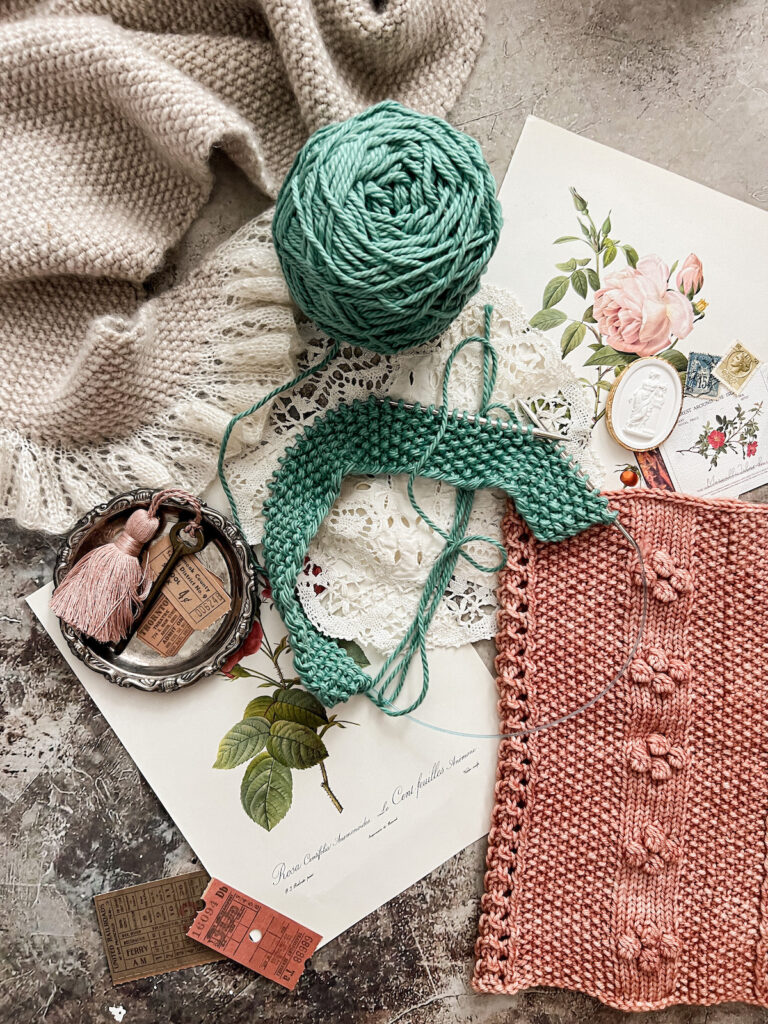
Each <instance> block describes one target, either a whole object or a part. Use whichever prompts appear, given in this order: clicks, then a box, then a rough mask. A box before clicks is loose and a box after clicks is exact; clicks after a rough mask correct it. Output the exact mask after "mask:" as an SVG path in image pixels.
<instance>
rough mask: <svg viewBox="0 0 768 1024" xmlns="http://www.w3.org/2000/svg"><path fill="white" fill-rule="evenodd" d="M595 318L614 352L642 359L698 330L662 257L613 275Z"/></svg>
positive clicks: (599, 294) (600, 294) (648, 258)
mask: <svg viewBox="0 0 768 1024" xmlns="http://www.w3.org/2000/svg"><path fill="white" fill-rule="evenodd" d="M594 316H595V319H596V320H597V326H598V330H599V331H600V333H601V334H602V335H603V336H604V338H605V340H606V342H607V344H608V345H610V346H611V348H614V349H616V350H617V351H619V352H633V353H635V354H636V355H638V356H653V355H655V354H656V353H657V352H661V351H662V349H665V348H668V347H669V345H670V344H671V343H672V341H673V340H674V339H675V338H678V339H680V338H686V337H688V335H689V334H690V333H691V331H692V330H693V307H692V306H691V303H690V300H689V299H688V298H687V296H685V295H683V294H682V293H681V292H679V291H675V290H674V289H671V288H670V287H669V267H668V266H667V264H666V263H664V261H663V260H661V259H659V257H658V256H644V257H643V258H642V259H641V260H638V263H637V266H636V267H634V268H633V267H625V268H624V269H623V270H619V271H618V272H617V273H615V274H610V275H609V276H608V277H607V278H606V279H605V283H604V285H603V287H602V288H601V289H600V290H599V291H597V292H596V293H595V301H594Z"/></svg>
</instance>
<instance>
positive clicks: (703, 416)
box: [660, 363, 768, 498]
mask: <svg viewBox="0 0 768 1024" xmlns="http://www.w3.org/2000/svg"><path fill="white" fill-rule="evenodd" d="M660 453H661V456H662V458H663V460H664V463H665V465H666V467H667V470H668V472H669V475H670V477H671V478H672V480H673V482H674V485H675V490H677V491H684V492H685V493H686V494H700V495H703V496H705V497H710V498H725V497H738V496H739V495H740V494H743V493H744V492H745V491H748V490H751V489H752V488H754V487H758V486H760V485H761V484H764V483H766V482H768V366H766V364H765V363H761V364H760V366H759V367H757V369H756V370H755V371H754V373H753V374H752V376H751V379H750V381H749V383H748V384H747V385H746V387H745V388H744V390H743V392H742V394H740V395H735V394H733V393H732V392H730V391H728V390H727V389H726V388H722V389H721V391H720V397H719V398H717V399H707V398H696V397H690V396H689V397H687V398H685V399H684V400H683V409H682V412H681V413H680V418H679V420H678V421H677V426H676V427H675V429H674V430H673V432H672V434H671V435H670V436H669V438H668V439H667V440H666V441H665V442H664V444H663V445H661V448H660Z"/></svg>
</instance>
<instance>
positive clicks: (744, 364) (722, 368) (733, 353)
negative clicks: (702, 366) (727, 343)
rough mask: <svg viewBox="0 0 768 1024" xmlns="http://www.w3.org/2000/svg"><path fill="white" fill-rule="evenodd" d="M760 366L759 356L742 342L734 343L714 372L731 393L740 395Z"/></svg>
mask: <svg viewBox="0 0 768 1024" xmlns="http://www.w3.org/2000/svg"><path fill="white" fill-rule="evenodd" d="M759 365H760V360H759V359H758V358H757V356H755V355H753V354H752V353H751V352H750V351H749V349H748V348H746V347H745V346H744V345H742V344H741V342H740V341H734V343H733V344H732V345H731V347H730V348H729V349H728V351H727V352H726V353H725V355H724V356H723V358H722V359H721V360H720V362H719V363H718V364H717V366H716V367H715V368H714V370H713V371H712V372H713V373H714V375H715V377H717V379H718V380H719V381H720V382H721V383H723V384H725V386H726V387H727V388H728V390H729V391H732V392H733V393H734V394H735V395H740V394H741V392H742V391H743V390H744V388H745V387H746V386H747V384H748V383H749V382H750V380H751V379H752V376H753V375H754V373H755V371H756V370H757V368H758V366H759Z"/></svg>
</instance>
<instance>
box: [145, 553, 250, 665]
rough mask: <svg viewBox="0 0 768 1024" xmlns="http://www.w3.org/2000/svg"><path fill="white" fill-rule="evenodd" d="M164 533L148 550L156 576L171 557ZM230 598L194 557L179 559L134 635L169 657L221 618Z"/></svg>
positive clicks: (221, 585)
mask: <svg viewBox="0 0 768 1024" xmlns="http://www.w3.org/2000/svg"><path fill="white" fill-rule="evenodd" d="M171 550H172V546H171V539H170V537H169V536H168V535H167V534H166V535H165V536H164V537H160V538H159V539H158V540H156V541H155V543H154V544H153V545H152V546H151V548H150V549H149V565H150V568H151V569H152V571H153V572H154V574H155V575H157V574H158V573H159V572H160V570H161V569H162V568H163V566H164V565H165V563H166V562H167V561H168V559H169V558H170V555H171ZM230 604H231V601H230V597H229V594H228V593H227V592H226V590H225V589H224V584H223V583H222V582H221V580H220V579H219V577H218V576H216V575H215V574H214V573H212V572H211V571H210V570H209V569H206V567H205V566H204V565H203V563H202V562H201V561H200V559H199V558H197V556H195V555H187V556H186V557H184V558H182V559H181V561H180V562H179V563H178V565H177V566H176V568H175V569H174V570H173V572H172V573H171V575H170V577H169V578H168V581H167V582H166V584H165V586H164V587H163V591H162V593H161V595H160V597H159V598H158V599H157V601H156V603H155V604H154V606H153V607H152V608H151V609H150V611H149V613H148V615H147V617H146V619H144V621H143V622H142V624H141V626H139V629H138V630H137V632H136V635H137V636H138V637H139V639H140V640H143V641H144V643H145V644H147V645H148V646H149V647H151V648H152V650H154V651H157V653H158V654H162V655H163V656H164V657H166V658H170V657H172V656H173V655H175V654H178V652H179V651H180V650H181V648H182V647H183V646H184V644H185V643H186V642H187V640H188V639H189V638H190V636H191V635H192V633H193V631H194V630H196V629H197V630H200V629H207V628H208V627H209V626H211V625H213V623H214V622H216V621H217V620H218V619H220V618H221V617H222V615H225V614H226V613H227V612H228V611H229V608H230Z"/></svg>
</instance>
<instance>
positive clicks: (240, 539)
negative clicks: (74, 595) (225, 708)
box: [53, 488, 257, 693]
mask: <svg viewBox="0 0 768 1024" xmlns="http://www.w3.org/2000/svg"><path fill="white" fill-rule="evenodd" d="M156 493H157V491H155V490H152V489H148V488H140V489H138V490H135V491H129V492H127V493H126V494H120V495H118V496H117V497H115V498H112V499H110V500H109V501H105V502H102V504H100V505H96V507H95V508H92V509H91V511H90V512H87V513H86V514H85V515H84V516H83V517H82V519H80V520H79V521H78V522H77V523H76V524H75V526H74V527H73V528H72V530H71V531H70V533H69V534H68V535H67V537H66V538H65V540H64V542H63V543H62V545H61V547H60V549H59V553H58V555H57V557H56V565H55V566H54V570H53V581H54V584H55V585H56V586H58V584H59V583H60V582H61V580H62V579H63V578H64V576H65V574H66V572H67V571H68V570H69V568H70V566H71V565H72V559H73V556H74V554H75V552H76V551H77V550H78V548H79V546H80V544H81V543H82V541H83V539H84V538H85V537H86V536H87V534H88V533H89V532H90V531H91V530H92V529H93V527H94V525H95V524H96V523H97V522H98V521H99V520H100V519H104V518H108V517H112V516H115V515H118V514H119V513H121V512H125V511H127V510H128V509H129V508H133V507H138V506H140V505H141V504H146V503H149V501H150V500H151V499H152V496H153V495H154V494H156ZM167 504H168V505H171V506H172V507H175V508H180V509H183V508H185V507H186V506H185V505H184V503H183V502H181V501H176V500H175V499H169V500H168V502H167ZM200 504H201V507H202V510H203V518H204V520H205V521H207V522H209V523H211V524H212V525H213V526H214V527H215V528H216V529H217V530H218V531H219V533H220V534H222V535H223V536H224V537H225V538H226V539H227V540H228V541H229V543H230V545H231V549H232V552H233V554H234V558H235V561H236V562H237V564H238V566H239V567H240V569H241V570H242V579H243V595H242V606H241V609H240V614H239V616H238V618H237V620H236V622H235V624H234V627H233V628H232V630H231V631H230V633H229V635H228V636H227V638H226V640H225V641H224V642H223V643H222V645H221V646H220V647H219V648H218V649H217V651H216V653H215V655H214V656H213V657H212V658H209V659H207V660H206V661H203V662H201V663H200V664H199V665H196V666H195V667H194V668H192V669H189V670H187V671H186V672H180V673H170V674H169V675H167V676H157V675H142V674H141V673H138V672H125V671H121V670H120V669H119V668H117V667H116V666H114V665H112V664H110V663H109V662H108V661H106V660H105V659H104V658H102V657H101V656H100V655H99V654H98V653H97V652H96V651H94V650H93V649H92V648H91V647H90V646H89V644H88V641H87V640H86V639H85V638H84V637H83V636H82V635H81V634H80V633H78V632H77V631H76V630H74V629H73V628H72V627H71V626H68V625H67V624H66V623H65V622H61V621H59V626H60V627H61V632H62V635H63V636H64V639H65V640H66V641H67V645H68V646H69V649H70V650H71V651H72V653H73V654H74V655H75V657H76V658H77V659H78V660H79V661H81V662H82V663H83V664H84V665H86V666H87V667H88V668H90V669H93V670H94V672H98V673H99V674H100V675H102V676H104V677H105V679H108V680H109V681H110V682H111V683H115V684H116V685H117V686H133V687H136V688H137V689H139V690H146V691H156V692H165V693H167V692H170V691H172V690H180V689H181V688H182V687H184V686H190V685H191V684H192V683H194V682H197V680H198V679H202V678H204V677H205V676H209V675H212V674H213V673H214V672H217V671H218V670H219V669H220V668H221V666H222V665H223V664H224V662H225V661H226V660H227V658H228V657H229V656H230V655H231V654H234V653H235V651H237V650H239V648H240V647H242V645H243V644H244V643H245V640H246V638H247V636H248V634H249V632H250V630H251V626H252V623H253V619H254V615H255V611H256V607H257V589H256V587H257V585H256V573H255V571H254V568H253V563H252V561H251V558H250V552H249V548H248V543H247V541H246V539H245V537H244V536H243V534H242V533H241V532H240V530H238V528H237V527H236V526H235V524H234V523H233V522H232V520H231V519H228V518H227V517H226V516H224V515H222V513H221V512H218V511H217V510H216V509H214V508H211V506H210V505H206V504H205V503H204V502H201V503H200Z"/></svg>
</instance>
